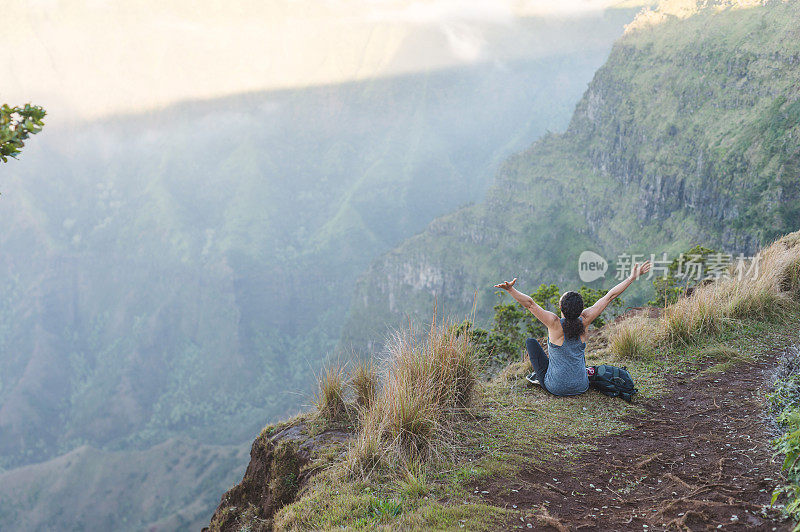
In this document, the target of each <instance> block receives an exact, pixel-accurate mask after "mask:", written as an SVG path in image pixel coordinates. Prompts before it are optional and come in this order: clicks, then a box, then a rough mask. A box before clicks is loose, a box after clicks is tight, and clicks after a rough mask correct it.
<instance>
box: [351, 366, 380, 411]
mask: <svg viewBox="0 0 800 532" xmlns="http://www.w3.org/2000/svg"><path fill="white" fill-rule="evenodd" d="M350 386H351V387H352V388H353V394H354V395H355V401H356V406H357V407H358V408H360V409H368V408H369V407H370V406H371V405H372V403H373V402H375V398H376V397H377V395H378V371H377V370H376V368H375V364H374V363H373V362H372V361H371V360H362V361H360V362H358V363H356V365H355V367H354V368H353V373H352V376H351V377H350Z"/></svg>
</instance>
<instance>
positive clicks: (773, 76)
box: [345, 2, 800, 346]
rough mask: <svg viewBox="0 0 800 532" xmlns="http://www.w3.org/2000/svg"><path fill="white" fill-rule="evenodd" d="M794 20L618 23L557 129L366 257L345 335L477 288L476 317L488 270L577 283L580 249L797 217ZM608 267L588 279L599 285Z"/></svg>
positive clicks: (785, 12)
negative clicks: (478, 190)
mask: <svg viewBox="0 0 800 532" xmlns="http://www.w3.org/2000/svg"><path fill="white" fill-rule="evenodd" d="M665 11H666V12H667V13H668V12H669V11H670V10H669V9H667V8H665ZM798 21H800V7H798V4H797V2H790V3H787V4H782V3H774V4H771V5H769V6H767V7H754V8H747V9H722V10H718V9H715V8H711V9H706V10H702V11H700V12H699V13H695V14H693V15H692V16H690V17H688V18H681V19H679V18H677V17H675V16H672V15H664V20H663V21H661V23H659V24H657V25H654V26H647V25H643V24H639V27H638V28H637V29H633V30H632V31H629V32H627V33H626V35H625V36H624V37H623V38H621V39H620V40H619V41H618V42H617V43H616V44H615V46H614V48H613V50H612V53H611V55H610V57H609V59H608V61H607V62H606V64H605V65H604V66H603V67H602V68H601V69H600V70H599V71H598V72H597V74H596V75H595V78H594V80H593V81H592V83H591V84H590V85H589V88H588V89H587V91H586V93H585V94H584V97H583V99H582V100H581V102H580V103H579V104H578V106H577V108H576V110H575V114H574V116H573V119H572V121H571V123H570V126H569V128H568V130H567V131H566V133H564V134H562V135H548V136H546V137H545V138H543V139H541V140H540V141H538V142H537V143H535V144H534V145H533V146H531V147H530V149H528V150H526V151H524V152H522V153H520V154H518V155H515V156H513V157H511V158H509V159H508V160H507V161H506V162H505V164H504V165H503V167H502V168H501V170H500V172H499V173H498V175H497V177H496V180H495V183H494V185H493V186H492V188H491V190H490V192H489V195H488V197H487V200H486V201H485V202H483V203H481V204H478V205H475V206H471V207H468V208H466V209H462V210H461V211H458V212H456V213H454V214H451V215H448V216H445V217H442V218H439V219H437V220H435V221H434V222H433V223H431V225H430V226H429V227H428V229H427V230H426V231H425V232H424V233H422V234H420V235H418V236H415V237H413V238H411V239H409V240H407V241H406V242H405V243H403V244H402V245H401V246H399V247H398V248H396V249H395V250H393V251H391V252H390V253H388V254H387V255H385V256H384V257H383V258H381V259H380V260H378V261H376V262H375V263H374V264H373V265H372V267H371V268H370V270H369V272H368V273H367V274H366V275H365V276H364V277H363V278H362V279H361V280H360V282H359V295H358V296H357V297H356V298H354V300H353V302H354V303H353V306H352V307H351V311H350V318H349V321H348V325H347V328H346V332H345V341H346V342H348V343H352V344H354V345H357V346H362V345H365V344H367V345H368V344H369V342H374V341H375V340H376V339H380V331H382V330H385V327H386V326H387V325H389V326H396V325H397V324H399V323H401V322H402V320H403V319H404V316H405V315H406V314H411V315H425V314H427V313H428V312H429V311H430V309H431V308H432V306H433V302H434V299H436V301H437V304H438V308H440V309H444V310H445V311H446V312H448V313H449V314H458V313H466V312H467V311H468V310H469V308H471V306H472V303H473V297H474V296H475V294H476V293H477V298H478V299H477V301H478V312H479V316H480V317H482V318H486V317H488V312H489V310H490V309H491V306H492V300H493V296H492V289H491V285H492V284H494V283H495V282H497V281H498V280H500V278H505V277H509V278H510V277H514V276H518V277H519V278H520V284H521V286H522V288H523V289H530V290H532V289H533V288H534V287H535V286H536V285H538V284H539V283H542V282H545V283H550V282H554V283H556V284H558V285H559V286H564V285H569V284H572V283H576V282H578V279H577V268H575V264H576V262H577V257H578V255H579V254H580V252H581V251H583V250H585V249H590V250H594V251H596V252H599V253H600V254H601V255H603V256H605V257H606V258H607V259H609V260H610V261H611V262H613V261H614V259H615V258H616V256H617V255H618V254H620V253H656V254H660V253H661V252H662V251H667V252H669V253H671V254H672V253H677V252H679V251H682V250H684V249H686V248H687V247H689V246H690V245H693V244H695V243H704V244H708V245H711V246H713V247H717V248H718V249H723V250H725V251H728V252H733V253H736V252H744V253H752V252H754V251H755V250H756V249H758V247H759V246H760V245H762V244H765V243H767V242H769V241H770V240H771V239H772V238H774V237H775V236H776V235H779V234H783V233H786V232H788V231H792V230H796V229H797V228H798V225H800V211H798V205H800V202H798V199H799V198H800V183H798V180H797V178H796V176H797V174H798V171H800V167H798V161H800V155H799V150H800V141H798V139H800V135H798V132H799V131H800V130H799V129H798V128H800V125H798V124H799V123H800V100H798V93H797V91H796V89H795V87H796V84H797V82H798V79H800V74H799V73H798V72H799V67H800V55H799V54H800V39H798V38H797V29H796V28H797V27H798ZM610 267H611V272H612V273H613V271H614V265H613V264H611V265H610ZM607 277H609V278H607V279H606V280H603V281H597V282H596V283H595V284H597V285H598V287H599V286H601V285H602V286H604V287H610V285H611V284H612V283H613V282H614V280H613V279H611V278H610V276H607ZM632 295H633V296H634V297H633V299H634V300H637V299H638V300H641V297H642V293H641V292H639V293H635V292H634V293H633V294H632ZM629 297H631V294H629Z"/></svg>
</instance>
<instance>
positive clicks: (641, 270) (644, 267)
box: [631, 260, 652, 281]
mask: <svg viewBox="0 0 800 532" xmlns="http://www.w3.org/2000/svg"><path fill="white" fill-rule="evenodd" d="M651 266H652V264H650V261H649V260H646V261H644V262H643V263H641V264H639V263H638V262H637V263H636V264H634V265H633V270H632V271H631V277H633V280H634V281H635V280H636V279H638V278H639V276H640V275H644V274H646V273H647V272H649V271H650V267H651Z"/></svg>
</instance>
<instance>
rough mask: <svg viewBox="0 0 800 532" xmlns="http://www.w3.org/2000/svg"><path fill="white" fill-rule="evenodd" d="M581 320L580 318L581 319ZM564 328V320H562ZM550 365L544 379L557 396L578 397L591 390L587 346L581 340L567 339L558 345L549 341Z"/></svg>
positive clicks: (546, 386) (548, 388)
mask: <svg viewBox="0 0 800 532" xmlns="http://www.w3.org/2000/svg"><path fill="white" fill-rule="evenodd" d="M579 319H580V318H579ZM561 326H562V328H563V326H564V318H561ZM547 346H548V348H547V351H548V355H549V357H548V358H549V364H548V367H547V374H546V375H545V378H544V386H545V388H547V390H548V391H549V392H550V393H553V394H555V395H578V394H581V393H583V392H585V391H586V390H588V389H589V377H587V375H586V357H585V356H584V353H585V350H586V344H585V343H584V342H583V341H582V340H581V339H580V338H567V337H566V335H565V336H564V343H563V344H562V345H556V344H554V343H552V342H551V341H550V340H548V341H547Z"/></svg>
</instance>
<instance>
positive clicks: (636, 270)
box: [581, 260, 651, 327]
mask: <svg viewBox="0 0 800 532" xmlns="http://www.w3.org/2000/svg"><path fill="white" fill-rule="evenodd" d="M650 266H651V264H650V261H649V260H648V261H645V262H643V263H642V264H639V263H636V264H635V265H634V266H633V269H632V270H631V274H630V275H629V276H628V278H627V279H625V280H624V281H622V282H621V283H619V284H618V285H617V286H615V287H614V288H612V289H611V290H609V291H608V292H606V295H604V296H603V297H601V298H600V299H598V300H597V302H596V303H595V304H594V305H592V306H591V307H589V308H587V309H583V312H581V317H582V318H583V325H584V326H585V327H588V326H589V324H590V323H592V322H593V321H594V320H595V319H597V316H599V315H600V314H602V313H603V311H604V310H605V309H606V307H607V306H608V304H609V303H611V302H612V301H614V300H615V299H616V298H618V297H619V295H620V294H622V292H624V291H625V289H626V288H628V287H629V286H630V285H631V283H632V282H634V281H635V280H636V279H638V278H639V276H640V275H642V274H645V273H647V272H649V271H650Z"/></svg>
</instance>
